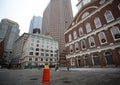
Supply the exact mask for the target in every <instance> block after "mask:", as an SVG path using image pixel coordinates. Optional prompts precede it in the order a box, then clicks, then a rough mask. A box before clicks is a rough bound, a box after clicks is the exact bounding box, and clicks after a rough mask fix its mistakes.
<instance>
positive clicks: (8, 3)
mask: <svg viewBox="0 0 120 85" xmlns="http://www.w3.org/2000/svg"><path fill="white" fill-rule="evenodd" d="M49 1H50V0H0V21H1V20H2V19H3V18H8V19H10V20H13V21H15V22H17V23H18V24H19V29H20V35H22V34H23V33H24V32H26V33H28V31H29V26H30V21H31V19H32V17H33V16H34V15H35V16H43V12H44V10H45V8H46V7H47V5H48V3H49ZM71 3H72V9H73V15H74V16H75V14H76V13H77V8H76V4H77V0H71Z"/></svg>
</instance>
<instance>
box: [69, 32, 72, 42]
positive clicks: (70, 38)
mask: <svg viewBox="0 0 120 85" xmlns="http://www.w3.org/2000/svg"><path fill="white" fill-rule="evenodd" d="M68 39H69V42H70V41H72V36H71V34H69V38H68Z"/></svg>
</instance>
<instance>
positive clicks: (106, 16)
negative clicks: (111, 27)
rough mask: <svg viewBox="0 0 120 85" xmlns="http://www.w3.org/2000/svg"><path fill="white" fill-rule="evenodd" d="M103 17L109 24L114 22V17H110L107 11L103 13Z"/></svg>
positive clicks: (110, 14)
mask: <svg viewBox="0 0 120 85" xmlns="http://www.w3.org/2000/svg"><path fill="white" fill-rule="evenodd" d="M104 16H105V19H106V20H107V22H111V21H113V20H114V17H113V15H112V13H111V11H109V10H108V11H106V12H105V14H104Z"/></svg>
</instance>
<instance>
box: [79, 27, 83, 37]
mask: <svg viewBox="0 0 120 85" xmlns="http://www.w3.org/2000/svg"><path fill="white" fill-rule="evenodd" d="M79 34H80V36H82V35H83V34H84V33H83V30H82V28H81V27H80V28H79Z"/></svg>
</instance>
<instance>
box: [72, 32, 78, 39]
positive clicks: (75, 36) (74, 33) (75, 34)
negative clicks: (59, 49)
mask: <svg viewBox="0 0 120 85" xmlns="http://www.w3.org/2000/svg"><path fill="white" fill-rule="evenodd" d="M73 36H74V39H77V33H76V31H74V32H73Z"/></svg>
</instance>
